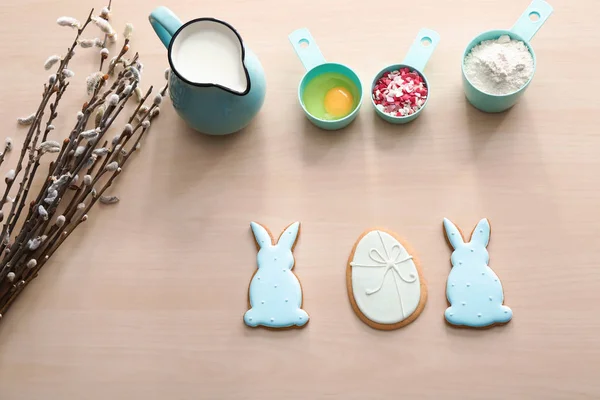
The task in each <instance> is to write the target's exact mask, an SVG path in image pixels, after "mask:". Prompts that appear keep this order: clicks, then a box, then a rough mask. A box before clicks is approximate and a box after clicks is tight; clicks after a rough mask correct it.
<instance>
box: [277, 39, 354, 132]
mask: <svg viewBox="0 0 600 400" xmlns="http://www.w3.org/2000/svg"><path fill="white" fill-rule="evenodd" d="M288 38H289V40H290V42H291V44H292V46H293V48H294V50H295V51H296V54H297V55H298V57H299V58H300V61H302V64H303V65H304V68H306V74H304V77H303V78H302V80H301V81H300V84H299V86H298V99H299V100H300V105H301V106H302V109H303V110H304V113H305V114H306V117H307V118H308V119H309V120H310V121H311V122H312V123H313V124H314V125H316V126H318V127H319V128H321V129H326V130H337V129H342V128H344V127H346V126H347V125H348V124H350V123H351V122H352V121H354V119H355V118H356V115H357V114H358V110H359V108H360V105H361V102H362V101H361V98H362V85H361V83H360V79H358V76H357V75H356V73H355V72H354V71H352V70H351V69H350V68H349V67H347V66H345V65H343V64H338V63H332V62H326V61H325V58H324V57H323V54H321V50H319V47H318V46H317V43H316V42H315V40H314V39H313V37H312V35H311V34H310V32H309V31H308V29H306V28H302V29H298V30H296V31H294V32H292V33H291V34H290V35H289V37H288Z"/></svg>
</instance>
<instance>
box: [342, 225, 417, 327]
mask: <svg viewBox="0 0 600 400" xmlns="http://www.w3.org/2000/svg"><path fill="white" fill-rule="evenodd" d="M350 266H351V268H352V292H353V293H352V294H353V296H354V300H355V301H356V305H357V306H358V308H359V310H360V311H361V312H362V313H363V314H364V316H365V317H367V318H368V319H370V320H371V321H373V322H376V323H380V324H395V323H398V322H402V321H404V320H405V319H407V318H408V317H410V316H411V315H412V314H413V313H414V312H415V311H416V309H417V307H418V306H419V302H420V300H421V284H420V280H419V273H418V271H417V267H416V266H415V263H414V261H413V260H412V256H411V255H410V254H408V252H407V250H406V249H405V248H404V246H402V244H401V243H400V242H398V240H396V239H395V238H394V237H393V236H391V235H390V234H388V233H386V232H383V231H379V230H374V231H370V232H368V233H367V234H366V235H364V236H363V237H362V238H361V239H360V241H359V243H358V245H357V246H356V250H355V251H354V257H353V258H352V261H351V262H350Z"/></svg>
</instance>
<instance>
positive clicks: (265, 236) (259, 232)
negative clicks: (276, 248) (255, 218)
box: [250, 222, 273, 247]
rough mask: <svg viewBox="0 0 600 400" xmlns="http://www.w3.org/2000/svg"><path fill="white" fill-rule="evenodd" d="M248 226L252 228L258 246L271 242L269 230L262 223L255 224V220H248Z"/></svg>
mask: <svg viewBox="0 0 600 400" xmlns="http://www.w3.org/2000/svg"><path fill="white" fill-rule="evenodd" d="M250 227H251V228H252V233H253V234H254V238H255V239H256V243H258V245H259V246H260V247H265V246H268V245H271V244H273V241H272V239H271V235H269V232H268V231H267V230H266V229H265V228H264V227H263V226H262V225H260V224H257V223H256V222H250Z"/></svg>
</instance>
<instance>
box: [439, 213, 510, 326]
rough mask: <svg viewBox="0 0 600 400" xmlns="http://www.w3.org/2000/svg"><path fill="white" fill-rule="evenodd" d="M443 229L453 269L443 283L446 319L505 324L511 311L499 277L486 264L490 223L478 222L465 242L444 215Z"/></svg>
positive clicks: (465, 323)
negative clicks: (446, 306)
mask: <svg viewBox="0 0 600 400" xmlns="http://www.w3.org/2000/svg"><path fill="white" fill-rule="evenodd" d="M444 230H445V231H446V237H447V238H448V242H449V243H450V245H451V246H452V248H453V249H454V251H453V252H452V257H451V261H452V269H451V270H450V275H449V276H448V282H447V283H446V298H447V299H448V303H449V304H450V307H448V308H447V309H446V312H445V317H446V321H447V322H448V323H449V324H451V325H456V326H464V327H471V328H483V327H488V326H492V325H499V324H505V323H507V322H509V321H510V320H511V318H512V315H513V313H512V310H511V309H510V308H508V307H507V306H505V305H504V291H503V290H502V283H501V282H500V279H499V278H498V276H497V275H496V274H495V273H494V271H492V269H491V268H490V267H489V266H488V262H489V260H490V255H489V253H488V251H487V249H486V248H487V245H488V243H489V241H490V232H491V229H490V223H489V221H488V220H487V219H485V218H484V219H482V220H481V221H479V223H478V224H477V226H476V227H475V230H473V233H472V234H471V240H470V241H469V242H467V243H465V241H464V239H463V236H462V233H461V232H460V231H459V229H458V228H457V227H456V226H455V225H454V224H453V223H452V222H451V221H450V220H449V219H447V218H444Z"/></svg>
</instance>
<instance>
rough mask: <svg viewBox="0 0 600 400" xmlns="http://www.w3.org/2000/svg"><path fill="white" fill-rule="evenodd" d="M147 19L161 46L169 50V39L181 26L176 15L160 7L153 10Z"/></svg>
mask: <svg viewBox="0 0 600 400" xmlns="http://www.w3.org/2000/svg"><path fill="white" fill-rule="evenodd" d="M148 19H149V20H150V24H151V25H152V27H153V28H154V32H156V35H157V36H158V38H159V39H160V41H161V42H162V44H164V45H165V47H166V48H169V44H170V43H171V38H172V37H173V35H174V34H175V32H177V30H178V29H179V28H180V27H181V25H183V24H182V22H181V21H180V20H179V18H177V15H175V14H174V13H173V11H171V10H169V9H168V8H167V7H164V6H161V7H158V8H156V9H154V11H152V13H151V14H150V15H149V16H148Z"/></svg>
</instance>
